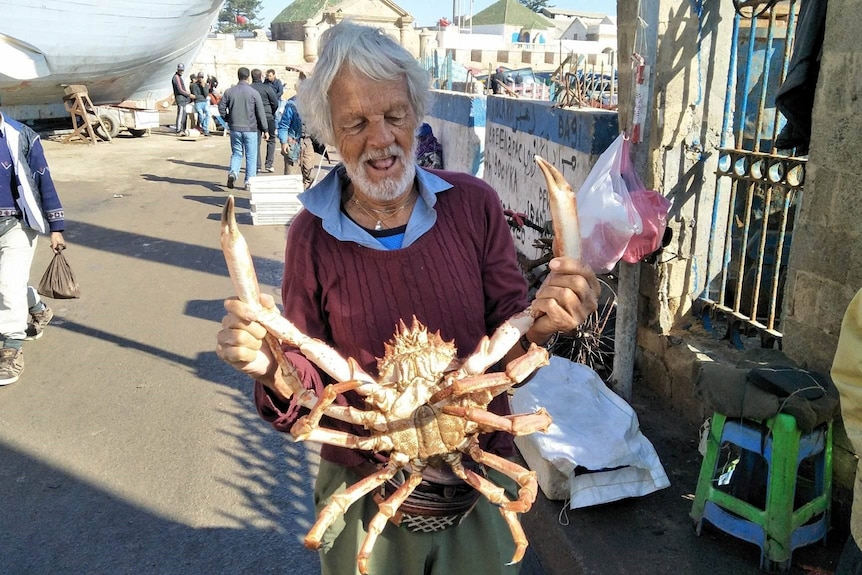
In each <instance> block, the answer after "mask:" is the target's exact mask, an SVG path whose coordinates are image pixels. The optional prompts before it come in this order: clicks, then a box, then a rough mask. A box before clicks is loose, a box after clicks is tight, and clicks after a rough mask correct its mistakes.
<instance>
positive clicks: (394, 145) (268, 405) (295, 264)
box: [216, 21, 598, 575]
mask: <svg viewBox="0 0 862 575" xmlns="http://www.w3.org/2000/svg"><path fill="white" fill-rule="evenodd" d="M428 86H429V79H428V76H427V74H426V72H425V71H424V70H423V69H422V68H421V66H419V65H418V63H417V62H416V60H415V59H414V58H413V57H412V56H411V55H410V53H409V52H407V51H406V50H404V48H402V47H401V46H399V45H398V43H397V42H396V41H395V40H394V39H392V38H391V37H389V36H388V35H386V34H385V33H384V32H383V31H382V30H377V29H373V28H368V27H364V26H359V25H357V24H353V23H351V22H349V21H344V22H341V23H340V24H338V25H336V26H334V27H333V28H331V29H329V30H327V31H326V32H325V33H324V34H323V35H322V37H321V49H320V56H319V59H318V61H317V64H316V67H315V71H314V73H313V74H312V75H311V76H310V77H309V78H308V79H307V80H305V81H304V82H302V83H301V84H300V86H299V108H300V112H301V114H302V117H303V120H304V121H305V122H306V123H307V126H308V129H309V130H310V131H311V133H312V134H313V135H315V136H318V137H319V139H320V140H321V141H326V142H329V143H331V144H333V145H334V146H335V147H336V149H337V150H338V152H339V153H340V155H341V158H342V159H343V163H342V164H340V165H338V166H336V168H335V169H333V170H332V171H331V172H330V173H329V174H328V175H327V176H326V178H324V179H323V180H322V181H321V182H320V183H319V184H317V185H316V186H313V187H312V188H310V189H309V190H308V191H306V192H304V193H303V194H301V195H300V200H301V201H302V203H303V206H304V210H303V211H301V212H300V213H299V214H297V216H296V218H295V219H294V220H293V222H292V224H291V226H290V228H289V229H288V237H287V249H286V252H285V261H286V265H285V272H284V282H283V285H282V296H283V298H282V303H283V304H284V315H285V316H286V317H287V318H288V319H290V320H291V321H292V322H293V323H294V324H295V325H296V326H297V327H298V328H299V329H300V330H302V331H303V332H304V333H306V334H307V335H309V336H311V337H314V338H318V339H321V340H323V341H325V342H327V343H328V344H329V345H331V346H333V347H334V348H336V349H337V350H338V351H339V352H340V353H341V354H342V355H344V356H346V357H352V358H355V359H356V361H357V362H358V363H359V367H361V369H363V370H365V371H366V373H368V374H372V375H375V374H377V361H376V359H375V358H377V357H382V356H383V355H384V351H385V350H384V343H385V342H387V341H388V340H390V339H391V337H392V334H393V332H394V330H395V327H396V326H397V324H398V323H399V321H401V320H402V319H403V320H405V321H408V322H409V321H410V318H411V317H412V316H415V317H416V318H417V319H418V320H419V321H421V322H422V323H423V324H425V325H426V326H428V328H429V330H430V331H432V332H436V331H438V330H439V332H440V334H441V336H442V338H443V339H444V340H447V341H454V343H455V346H456V347H457V350H458V352H459V355H460V356H461V357H466V356H467V355H469V354H470V353H471V352H472V351H473V350H475V349H476V347H477V345H478V343H479V342H480V341H481V340H482V338H483V337H485V336H486V335H489V334H491V333H493V332H494V330H495V329H496V328H497V327H498V326H500V324H501V323H503V322H504V321H505V320H507V319H508V318H510V317H511V316H513V315H514V314H516V313H518V312H520V311H522V310H523V309H525V308H526V307H527V304H528V301H527V287H526V283H525V281H524V279H523V277H522V276H521V273H520V271H519V269H518V264H517V261H516V256H515V249H514V243H513V240H512V237H511V234H510V233H509V229H508V225H507V224H506V219H505V217H504V215H503V210H502V206H501V205H500V200H499V198H498V197H497V195H496V193H495V192H494V190H493V189H491V188H490V187H489V186H488V185H487V184H486V183H485V182H483V181H482V180H479V179H477V178H474V177H472V176H470V175H467V174H463V173H455V172H444V171H438V170H434V171H432V170H425V169H422V168H419V167H417V166H416V163H415V161H414V158H415V149H416V130H417V128H418V127H419V126H420V125H421V123H422V118H423V116H424V114H425V110H426V107H427V105H428V101H429V98H430V93H429V90H428ZM549 265H550V269H551V272H550V275H549V276H548V281H547V282H546V283H545V284H544V285H543V287H542V288H541V289H540V290H539V292H538V293H537V295H536V300H535V302H534V304H533V305H534V309H536V310H539V311H538V317H537V319H536V321H535V323H534V324H533V325H532V327H531V328H530V329H529V331H528V332H527V333H526V337H525V341H522V342H521V343H520V344H515V345H514V346H513V348H512V349H511V350H509V351H508V353H507V355H506V357H505V358H504V359H505V360H507V361H509V360H512V359H514V358H516V357H519V356H521V355H523V354H524V352H525V347H524V344H526V345H529V344H530V343H531V342H532V343H536V344H544V343H546V342H547V341H548V340H549V339H550V338H551V337H552V335H553V334H555V333H556V332H558V331H560V330H571V329H574V328H575V327H576V326H577V325H579V324H580V323H581V322H583V321H584V319H585V318H586V317H587V316H588V315H589V314H590V313H591V312H592V311H593V310H595V308H596V295H595V294H596V293H597V292H598V284H597V281H596V278H595V275H594V274H593V273H592V272H591V271H590V270H589V269H588V268H587V267H586V266H585V265H583V264H581V263H579V262H577V261H574V260H571V259H569V258H556V259H554V260H553V261H552V262H551V263H550V264H549ZM261 303H262V304H263V305H264V306H267V307H273V301H272V298H270V297H269V296H263V297H262V301H261ZM225 308H226V310H227V312H228V313H227V315H226V317H225V318H224V319H223V321H222V329H221V330H220V332H219V334H218V337H217V339H218V345H217V348H216V349H217V353H218V355H219V357H220V358H222V359H223V360H224V361H226V362H228V363H229V364H230V365H232V366H233V367H234V368H236V369H237V370H239V371H241V372H242V373H245V374H248V375H249V376H251V377H252V378H254V379H255V380H256V383H255V401H256V403H257V407H258V411H259V412H260V414H261V415H262V417H264V418H265V419H267V420H269V421H271V422H272V424H273V425H274V427H275V428H276V429H278V430H281V431H287V430H289V429H290V428H291V426H292V424H293V423H294V422H295V421H296V419H297V417H299V416H300V415H302V414H303V413H304V412H305V410H304V409H300V408H299V406H298V405H297V403H296V402H297V397H296V396H295V395H292V393H291V391H290V390H291V387H290V385H289V384H290V381H293V382H294V384H301V385H302V386H304V387H306V388H310V389H314V390H315V391H316V393H317V394H318V395H319V396H320V395H322V393H323V390H324V388H325V386H326V385H328V384H330V383H332V379H331V378H330V377H329V376H328V375H327V374H325V373H324V372H322V371H320V370H318V369H317V368H316V367H314V366H313V365H311V364H310V363H309V361H308V360H307V359H306V358H305V357H303V356H302V355H301V354H300V353H299V352H298V351H297V350H296V349H295V348H286V349H284V355H285V358H286V359H287V361H288V365H291V366H293V367H295V368H296V369H295V370H293V369H290V370H287V371H291V372H292V373H286V372H285V371H283V370H282V369H281V368H279V367H278V364H277V363H276V361H275V359H274V356H273V354H272V351H271V350H270V349H269V347H268V346H265V345H262V343H261V340H262V338H263V335H264V330H263V328H262V327H261V326H260V324H258V323H256V321H255V316H254V314H253V313H252V312H251V311H250V310H249V308H248V307H247V306H245V305H244V304H242V303H241V302H239V301H238V300H236V299H230V300H227V301H226V302H225ZM337 401H338V403H339V404H342V405H343V404H348V405H351V406H353V407H356V408H359V409H363V408H364V407H365V404H364V401H363V399H362V398H361V397H360V396H359V395H358V394H357V393H355V392H354V391H347V392H345V393H344V394H343V395H340V396H339V398H338V400H337ZM489 410H491V411H493V412H494V413H497V414H503V415H505V414H508V413H510V409H509V404H508V399H507V396H506V394H501V395H498V396H497V397H496V398H494V400H493V401H492V402H491V404H490V405H489ZM323 423H324V425H325V426H327V427H337V428H338V429H341V430H343V431H347V432H348V433H351V434H354V435H365V434H367V432H366V431H365V430H364V429H363V428H362V427H361V426H357V425H353V424H347V423H344V422H334V421H332V420H329V419H328V418H324V422H323ZM480 445H481V447H482V449H484V450H486V451H488V452H490V453H493V454H496V455H499V456H503V457H508V456H512V455H514V446H513V441H512V436H511V435H509V434H506V433H489V434H485V435H482V436H480ZM384 462H385V457H384V456H383V454H380V453H370V452H360V451H356V450H351V449H348V448H345V447H340V446H336V445H328V444H326V445H323V447H322V449H321V463H320V468H319V472H318V476H317V481H316V485H315V494H314V499H315V504H316V506H317V510H318V512H320V510H321V509H322V508H323V506H325V505H326V504H327V503H329V502H331V501H333V499H332V497H333V496H334V495H336V494H338V493H343V492H344V490H345V489H346V488H347V487H349V486H351V485H354V484H356V482H358V481H360V480H362V479H363V478H365V477H368V476H369V474H370V473H374V472H375V470H377V469H380V466H381V465H383V463H384ZM427 470H429V468H426V471H427ZM440 473H441V474H442V473H444V472H443V471H442V470H440ZM488 475H489V477H490V476H494V481H495V483H498V484H506V485H507V486H509V487H511V486H512V483H511V482H507V481H504V480H502V479H501V477H502V474H497V473H496V471H495V470H493V469H489V470H488ZM452 477H455V476H454V475H452V476H451V477H445V478H443V477H438V478H437V479H441V480H443V481H447V482H448V481H449V480H451V478H452ZM456 479H457V478H456ZM423 485H425V482H424V481H423ZM465 485H466V484H464V483H461V484H460V487H464V486H465ZM468 491H470V488H468ZM423 492H424V493H435V494H437V495H436V497H441V496H440V495H439V494H441V493H445V492H446V488H445V486H444V485H442V484H441V483H440V482H439V481H437V480H435V479H430V480H429V481H428V483H427V489H425V490H424V491H423ZM443 497H445V495H444V496H443ZM510 497H511V495H510ZM410 501H412V497H411V498H410V499H408V502H410ZM467 509H468V510H469V509H470V508H469V507H468V508H467ZM377 510H378V508H377V504H376V503H375V501H374V498H373V493H368V494H366V495H364V496H363V497H361V498H360V499H359V500H358V501H356V502H355V503H353V504H352V505H350V506H349V507H348V508H347V510H346V511H345V513H344V521H343V522H342V521H340V520H338V521H335V522H334V523H333V525H332V526H330V527H329V529H327V530H326V532H325V534H324V535H323V540H322V547H321V551H320V559H321V564H322V572H323V573H324V574H332V575H336V574H338V575H340V574H343V573H355V572H356V557H357V554H358V553H359V551H360V548H361V547H362V544H363V540H364V537H365V527H364V526H365V525H367V522H368V521H369V520H370V519H371V518H372V517H373V516H374V514H375V513H376V512H377ZM514 549H515V547H514V543H513V541H512V535H511V533H510V531H509V527H508V526H507V524H506V521H505V520H504V518H503V516H502V515H501V513H500V512H499V510H498V509H497V508H496V507H495V506H494V505H492V504H491V503H489V502H488V501H487V500H486V499H485V498H483V497H479V498H478V500H477V502H476V503H475V506H474V507H472V510H471V511H469V512H467V515H466V517H465V518H464V519H463V520H462V521H461V522H460V523H459V524H457V526H452V527H448V528H446V529H443V530H439V531H436V532H433V533H427V532H421V531H413V530H411V528H410V527H409V526H407V525H405V523H402V524H401V525H400V526H397V527H396V526H394V525H390V524H387V525H386V527H385V528H384V529H383V530H382V533H381V534H380V535H379V537H378V538H377V540H376V544H375V546H374V549H373V552H372V553H371V554H370V557H369V558H368V562H367V565H366V567H367V570H368V572H370V573H374V574H375V575H380V574H402V573H425V574H429V573H430V574H435V575H437V574H440V575H442V574H446V575H449V574H451V573H471V574H472V575H479V574H500V573H516V572H517V566H512V565H507V564H508V563H510V562H511V559H512V557H513V556H514Z"/></svg>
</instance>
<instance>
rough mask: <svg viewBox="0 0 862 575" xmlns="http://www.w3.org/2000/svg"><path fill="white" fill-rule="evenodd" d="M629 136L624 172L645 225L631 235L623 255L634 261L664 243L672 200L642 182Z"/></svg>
mask: <svg viewBox="0 0 862 575" xmlns="http://www.w3.org/2000/svg"><path fill="white" fill-rule="evenodd" d="M630 146H631V144H630V142H629V140H625V141H624V143H623V153H622V160H621V163H622V168H621V170H622V176H623V180H624V181H625V183H626V187H627V188H628V190H629V196H630V198H631V200H632V203H633V204H634V206H635V209H636V210H637V211H638V214H640V217H641V224H642V229H641V231H640V232H639V233H636V234H634V235H632V237H631V239H630V240H629V243H628V245H627V246H626V249H625V251H624V252H623V255H622V259H623V261H625V262H628V263H630V264H635V263H637V262H639V261H641V260H642V259H644V258H645V257H647V256H648V255H650V254H651V253H653V252H655V251H656V250H657V249H659V248H660V247H661V241H662V238H663V237H664V230H665V228H666V227H667V213H668V211H669V210H670V207H671V205H672V202H671V201H670V200H669V199H667V198H666V197H664V196H663V195H661V194H660V193H658V192H656V191H655V190H648V189H646V187H645V186H644V185H643V182H641V179H640V177H638V174H637V172H636V171H635V168H634V164H632V161H631V157H630V155H629V154H630V153H631V147H630Z"/></svg>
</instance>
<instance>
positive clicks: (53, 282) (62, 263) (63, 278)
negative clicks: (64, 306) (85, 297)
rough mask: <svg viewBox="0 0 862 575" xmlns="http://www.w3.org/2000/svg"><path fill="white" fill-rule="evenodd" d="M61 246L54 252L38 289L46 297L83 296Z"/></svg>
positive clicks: (66, 297) (70, 297)
mask: <svg viewBox="0 0 862 575" xmlns="http://www.w3.org/2000/svg"><path fill="white" fill-rule="evenodd" d="M63 249H64V248H60V249H58V250H57V251H56V252H54V257H53V258H51V263H49V264H48V269H46V270H45V273H44V274H42V279H41V280H40V281H39V288H38V289H37V290H36V291H38V292H39V293H40V294H41V295H43V296H45V297H50V298H53V299H73V298H79V297H81V291H80V288H79V287H78V282H77V280H76V279H75V275H74V274H73V273H72V268H71V266H70V265H69V262H68V261H66V257H65V256H64V255H63Z"/></svg>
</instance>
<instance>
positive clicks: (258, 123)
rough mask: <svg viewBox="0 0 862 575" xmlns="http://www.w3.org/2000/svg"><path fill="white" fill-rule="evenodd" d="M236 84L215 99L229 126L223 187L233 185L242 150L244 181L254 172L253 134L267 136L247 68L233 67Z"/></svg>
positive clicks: (247, 180) (237, 172)
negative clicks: (236, 68) (225, 173)
mask: <svg viewBox="0 0 862 575" xmlns="http://www.w3.org/2000/svg"><path fill="white" fill-rule="evenodd" d="M236 76H237V79H238V80H239V81H238V82H237V83H236V85H234V86H231V87H230V88H228V89H227V90H225V93H224V97H222V99H221V102H219V105H218V110H219V115H221V117H222V118H224V119H225V120H226V121H227V123H228V126H229V127H230V148H231V156H230V167H229V168H228V174H227V187H228V188H233V186H234V182H236V178H237V174H239V168H240V166H241V165H242V156H243V154H245V185H244V186H243V188H244V189H248V183H249V180H250V179H251V178H253V177H254V176H256V175H257V143H258V139H257V135H258V133H259V132H262V133H263V138H264V139H267V138H268V137H269V133H268V128H269V126H268V125H267V121H266V112H265V111H264V109H263V99H262V98H261V97H260V94H259V93H258V91H257V90H255V89H254V88H252V87H251V84H249V77H250V76H251V72H249V70H248V68H246V67H245V66H243V67H241V68H239V69H238V70H237V71H236Z"/></svg>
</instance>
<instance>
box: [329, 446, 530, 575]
mask: <svg viewBox="0 0 862 575" xmlns="http://www.w3.org/2000/svg"><path fill="white" fill-rule="evenodd" d="M488 478H489V479H490V480H491V481H493V482H494V483H496V484H497V485H499V486H501V487H504V488H505V489H506V496H507V497H509V498H510V499H511V498H513V494H514V493H516V485H515V483H514V482H513V481H511V480H509V479H508V478H507V477H505V476H502V475H501V474H499V473H497V472H495V471H493V470H488ZM360 479H361V477H360V476H359V475H358V474H356V473H355V472H354V471H353V470H351V469H349V468H346V467H344V466H341V465H336V464H334V463H330V462H328V461H324V460H321V462H320V471H319V473H318V476H317V482H316V483H315V488H314V504H315V508H316V511H317V513H320V510H321V509H322V508H323V506H324V505H326V504H327V503H328V502H329V497H330V496H331V495H333V494H334V493H338V492H340V491H344V490H345V489H346V488H347V487H349V486H351V485H353V484H354V483H356V482H357V481H359V480H360ZM377 511H378V509H377V504H376V503H375V502H374V500H373V499H372V496H371V495H367V496H365V497H364V498H362V499H361V500H359V501H357V502H356V503H354V504H353V505H351V506H350V508H349V509H348V510H347V513H345V515H344V518H343V519H339V520H337V521H336V522H335V523H334V524H333V525H332V526H331V527H330V528H329V530H327V532H326V534H325V536H324V538H323V547H322V548H321V551H320V563H321V566H322V573H323V575H350V574H356V575H358V574H359V570H358V569H357V567H356V555H357V554H358V553H359V549H360V547H361V546H362V542H363V541H364V539H365V535H366V527H367V525H368V524H369V523H370V522H371V519H372V518H373V517H374V515H375V514H376V513H377ZM514 552H515V544H514V542H513V541H512V533H511V531H509V526H508V525H507V524H506V522H505V521H504V519H503V516H502V515H501V514H500V511H499V510H498V509H497V507H495V506H494V505H492V504H491V503H490V502H489V501H488V500H487V499H485V498H484V497H480V498H479V501H478V502H477V503H476V506H475V507H474V508H473V510H472V511H471V512H470V514H469V515H467V517H466V518H464V520H463V521H462V522H461V523H460V524H459V525H457V526H454V527H450V528H448V529H444V530H442V531H437V532H435V533H414V532H412V531H408V530H407V529H406V528H404V527H399V526H396V525H394V524H393V523H391V522H388V523H387V524H386V527H385V528H384V529H383V532H382V533H381V534H380V536H379V537H378V538H377V542H376V543H375V545H374V549H373V551H372V553H371V557H370V558H369V561H368V573H369V575H459V574H469V575H517V573H518V571H519V570H520V563H518V564H516V565H507V563H509V562H510V561H511V560H512V555H513V554H514Z"/></svg>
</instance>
